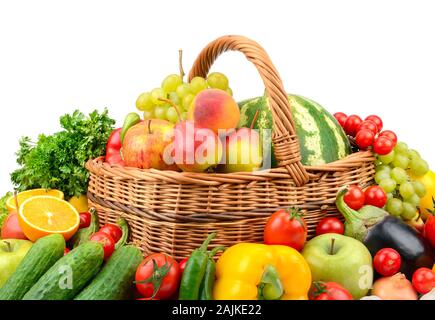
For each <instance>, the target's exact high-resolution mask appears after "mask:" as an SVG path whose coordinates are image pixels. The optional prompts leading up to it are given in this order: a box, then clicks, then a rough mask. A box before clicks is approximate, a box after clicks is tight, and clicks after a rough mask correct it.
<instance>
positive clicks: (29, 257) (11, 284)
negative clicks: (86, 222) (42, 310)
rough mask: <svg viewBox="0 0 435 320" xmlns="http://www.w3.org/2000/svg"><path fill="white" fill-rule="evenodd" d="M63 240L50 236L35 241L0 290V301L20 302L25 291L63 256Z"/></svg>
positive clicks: (53, 235) (55, 235)
mask: <svg viewBox="0 0 435 320" xmlns="http://www.w3.org/2000/svg"><path fill="white" fill-rule="evenodd" d="M64 250H65V239H64V238H63V236H61V235H59V234H52V235H49V236H46V237H43V238H41V239H39V240H37V241H36V242H35V243H34V245H33V246H32V247H31V248H30V250H29V251H28V252H27V254H26V255H25V256H24V258H23V260H22V261H21V263H20V264H19V265H18V268H17V269H16V270H15V272H14V273H13V274H12V275H11V277H10V278H9V279H8V281H7V282H6V283H5V285H4V286H3V287H2V288H1V289H0V300H21V299H22V298H23V296H24V295H25V294H26V292H27V291H29V290H30V288H32V286H33V285H34V284H35V283H36V282H37V281H38V280H39V278H41V277H42V276H43V275H44V273H46V272H47V270H48V269H50V268H51V267H52V266H53V265H54V264H55V263H56V261H58V260H59V259H60V258H62V256H63V252H64Z"/></svg>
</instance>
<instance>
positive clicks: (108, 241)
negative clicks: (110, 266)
mask: <svg viewBox="0 0 435 320" xmlns="http://www.w3.org/2000/svg"><path fill="white" fill-rule="evenodd" d="M89 240H90V241H95V242H99V243H101V244H102V245H103V249H104V260H108V259H109V258H110V257H111V256H112V254H113V251H115V241H114V240H113V238H112V237H111V236H110V235H108V234H107V233H104V232H100V231H98V232H96V233H94V234H93V235H92V236H91V237H90V238H89Z"/></svg>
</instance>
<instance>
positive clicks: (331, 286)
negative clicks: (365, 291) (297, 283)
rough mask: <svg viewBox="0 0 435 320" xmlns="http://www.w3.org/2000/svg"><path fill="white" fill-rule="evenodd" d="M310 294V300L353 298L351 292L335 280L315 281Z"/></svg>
mask: <svg viewBox="0 0 435 320" xmlns="http://www.w3.org/2000/svg"><path fill="white" fill-rule="evenodd" d="M309 296H310V300H353V297H352V295H351V294H350V292H349V291H348V290H347V289H346V288H344V287H342V286H341V285H339V284H338V283H335V282H321V281H316V282H314V283H313V286H312V289H311V290H310V293H309Z"/></svg>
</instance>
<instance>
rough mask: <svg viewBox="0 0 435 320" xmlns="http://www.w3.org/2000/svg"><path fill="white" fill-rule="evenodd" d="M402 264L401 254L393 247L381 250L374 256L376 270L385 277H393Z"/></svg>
mask: <svg viewBox="0 0 435 320" xmlns="http://www.w3.org/2000/svg"><path fill="white" fill-rule="evenodd" d="M401 264H402V258H401V257H400V254H399V253H398V252H397V251H396V250H394V249H391V248H384V249H381V250H379V251H378V252H377V253H376V254H375V257H374V258H373V266H374V268H375V270H376V272H377V273H379V274H380V275H382V276H384V277H391V276H393V275H395V274H396V273H397V272H399V270H400V265H401Z"/></svg>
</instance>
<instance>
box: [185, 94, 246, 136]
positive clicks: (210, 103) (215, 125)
mask: <svg viewBox="0 0 435 320" xmlns="http://www.w3.org/2000/svg"><path fill="white" fill-rule="evenodd" d="M192 108H193V109H192V111H191V112H192V115H191V118H192V119H193V121H194V122H195V126H197V127H199V128H208V129H210V130H213V131H214V132H215V133H216V134H218V131H219V129H224V130H227V129H233V128H235V127H237V124H238V123H239V120H240V110H239V106H238V105H237V103H236V101H235V100H234V99H233V97H232V96H230V95H229V94H228V93H226V92H225V91H223V90H220V89H207V90H203V91H201V92H200V93H198V95H197V96H196V97H195V100H194V101H193V106H192Z"/></svg>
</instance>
